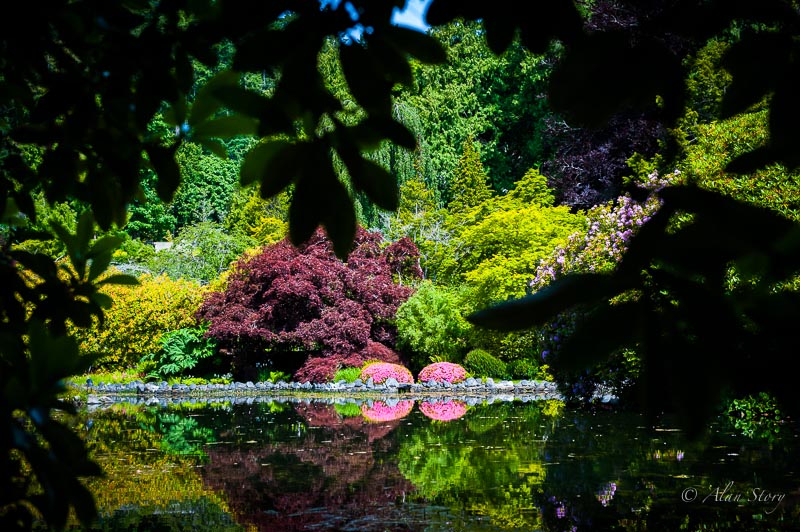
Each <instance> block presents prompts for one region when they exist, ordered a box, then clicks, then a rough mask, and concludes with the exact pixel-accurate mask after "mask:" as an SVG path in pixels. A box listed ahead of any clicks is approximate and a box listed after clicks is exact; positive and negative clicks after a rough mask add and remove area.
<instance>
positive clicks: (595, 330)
mask: <svg viewBox="0 0 800 532" xmlns="http://www.w3.org/2000/svg"><path fill="white" fill-rule="evenodd" d="M643 310H645V309H644V308H643V305H642V304H640V303H638V302H626V303H618V304H611V303H608V302H604V303H602V304H600V305H598V306H597V307H596V308H595V309H594V310H593V311H592V312H591V313H590V314H589V315H588V316H586V317H585V318H584V319H582V320H581V321H580V322H579V323H578V325H577V327H576V328H575V330H574V332H572V333H571V334H570V335H569V337H567V339H566V340H564V344H563V345H562V346H561V349H560V352H559V353H560V356H559V359H558V364H559V368H560V369H564V370H567V371H579V370H584V369H588V368H591V367H592V366H594V365H595V364H598V363H601V362H603V361H606V360H608V358H609V356H610V355H611V354H612V353H614V351H616V350H618V349H620V348H623V347H632V346H634V345H635V343H636V342H638V341H640V340H641V338H642V325H641V323H640V320H641V319H642V315H643Z"/></svg>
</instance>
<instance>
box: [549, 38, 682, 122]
mask: <svg viewBox="0 0 800 532" xmlns="http://www.w3.org/2000/svg"><path fill="white" fill-rule="evenodd" d="M683 74H684V73H683V70H682V67H681V65H680V61H679V60H678V58H677V57H675V56H674V55H673V54H672V53H671V52H670V51H669V50H668V49H667V48H666V47H665V46H664V45H663V44H662V43H660V42H657V41H655V40H645V39H642V40H639V41H636V43H635V44H631V42H630V37H629V36H628V35H626V34H624V33H622V32H606V33H599V34H595V35H591V36H589V37H587V38H585V39H583V40H581V41H579V42H577V43H575V44H574V45H573V46H572V47H571V48H569V49H567V51H566V54H565V56H564V58H563V59H562V60H561V61H560V62H559V63H558V64H557V66H556V68H555V70H554V71H553V74H552V76H551V78H550V87H549V92H548V94H549V100H550V103H551V104H552V106H553V108H554V109H555V110H556V111H557V112H559V113H563V114H564V115H565V116H566V117H567V118H568V119H569V120H570V121H572V122H574V123H575V124H576V125H582V126H587V127H600V126H603V125H605V124H606V123H607V122H608V120H609V119H610V118H611V117H612V116H613V115H615V114H617V113H619V112H622V111H631V110H633V111H640V112H641V111H655V110H657V109H658V110H659V111H660V114H661V116H662V118H663V119H664V120H665V121H674V120H676V119H677V118H678V117H679V116H680V114H681V112H682V110H683V105H684V90H683V88H684V82H683ZM659 98H660V100H661V102H662V103H661V104H660V106H657V100H658V99H659ZM659 107H660V108H659Z"/></svg>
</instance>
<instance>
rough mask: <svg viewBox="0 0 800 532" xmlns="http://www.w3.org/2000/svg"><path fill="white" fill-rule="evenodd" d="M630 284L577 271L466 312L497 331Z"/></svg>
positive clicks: (517, 327) (535, 320)
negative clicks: (515, 296) (519, 295)
mask: <svg viewBox="0 0 800 532" xmlns="http://www.w3.org/2000/svg"><path fill="white" fill-rule="evenodd" d="M627 288H631V286H625V285H624V284H622V283H621V282H620V280H619V279H617V278H614V277H612V276H609V275H601V274H594V273H576V274H571V275H567V276H566V277H563V278H561V279H558V280H556V281H553V282H552V283H550V284H549V285H548V286H546V287H545V288H542V289H541V290H539V291H538V292H536V293H534V294H531V295H529V296H525V297H522V298H519V299H512V300H509V301H505V302H503V303H498V304H496V305H494V306H492V307H489V308H487V309H484V310H480V311H478V312H474V313H472V314H470V315H469V316H467V320H468V321H469V322H470V323H473V324H475V325H478V326H481V327H488V328H490V329H496V330H500V331H516V330H521V329H527V328H530V327H533V326H535V325H542V324H544V323H547V322H548V321H549V320H551V319H553V318H554V317H556V316H557V315H558V314H559V313H561V312H563V311H565V310H568V309H570V308H572V307H573V306H575V305H580V304H590V303H597V302H598V301H601V300H605V299H608V298H611V297H613V296H615V295H617V294H619V293H620V292H622V291H624V290H625V289H627Z"/></svg>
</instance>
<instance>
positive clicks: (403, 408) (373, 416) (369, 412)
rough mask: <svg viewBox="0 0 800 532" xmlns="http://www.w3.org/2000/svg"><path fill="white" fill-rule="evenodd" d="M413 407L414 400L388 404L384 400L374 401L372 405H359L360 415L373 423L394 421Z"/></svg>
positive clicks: (405, 414) (409, 411)
mask: <svg viewBox="0 0 800 532" xmlns="http://www.w3.org/2000/svg"><path fill="white" fill-rule="evenodd" d="M412 408H414V401H398V402H397V404H394V405H391V406H390V405H389V404H387V403H386V402H385V401H374V402H373V403H372V406H367V405H366V404H363V405H361V415H363V416H364V419H366V420H367V421H370V422H373V423H382V422H385V421H394V420H395V419H400V418H403V417H406V416H407V415H408V414H409V413H411V409H412Z"/></svg>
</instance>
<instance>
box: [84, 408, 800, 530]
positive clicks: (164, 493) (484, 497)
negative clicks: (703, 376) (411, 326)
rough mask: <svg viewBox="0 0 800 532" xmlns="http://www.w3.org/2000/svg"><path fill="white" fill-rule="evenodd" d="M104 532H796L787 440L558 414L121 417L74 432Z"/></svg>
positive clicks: (315, 412) (797, 489)
mask: <svg viewBox="0 0 800 532" xmlns="http://www.w3.org/2000/svg"><path fill="white" fill-rule="evenodd" d="M75 422H76V429H77V430H79V431H81V432H82V433H83V434H84V435H85V438H86V440H87V442H88V443H89V446H90V448H91V449H92V454H93V457H94V459H95V460H97V461H98V462H99V463H100V464H101V466H102V467H103V468H104V470H105V471H106V474H107V475H106V477H105V478H102V479H91V480H89V481H87V484H88V485H89V486H90V489H92V491H93V492H94V493H95V496H96V499H97V503H98V509H99V511H100V513H101V515H102V516H103V519H102V520H101V522H99V523H98V524H97V525H96V527H95V529H102V530H132V529H139V530H156V529H157V530H194V531H202V530H264V531H299V530H309V531H334V530H336V531H348V530H352V531H406V530H407V531H505V530H525V531H531V530H544V531H559V532H560V531H582V530H648V531H650V530H669V531H674V530H679V529H686V530H699V529H702V530H800V505H798V500H800V468H798V465H799V464H800V453H798V450H800V440H799V439H798V437H797V432H796V431H795V430H794V429H793V428H790V427H784V431H783V432H782V434H781V436H780V437H778V438H777V439H774V441H772V442H767V441H765V440H760V441H754V440H752V439H749V438H746V437H744V436H742V435H741V434H737V432H736V431H734V430H733V427H731V426H729V425H728V424H726V423H725V422H723V421H720V422H719V423H718V424H715V425H714V426H713V427H712V429H711V430H710V431H709V433H708V434H707V435H706V436H704V437H703V438H701V439H700V440H697V441H689V440H688V439H687V438H686V437H685V435H684V434H683V433H682V432H681V431H679V430H676V429H675V428H674V427H673V426H670V425H669V424H668V423H665V424H664V425H661V426H657V427H648V426H645V425H644V423H643V420H642V418H641V417H639V416H638V415H635V414H632V413H623V412H615V411H613V410H607V411H599V412H575V411H569V410H567V411H565V410H563V408H561V404H560V403H559V402H557V401H545V400H542V401H532V402H520V401H518V400H517V401H496V402H488V401H485V402H481V403H479V404H472V405H467V404H466V403H463V402H461V401H456V400H450V401H440V402H423V401H398V400H391V401H387V402H383V401H358V402H356V401H353V400H350V401H349V402H346V401H340V402H339V403H338V404H334V402H333V401H327V402H326V401H311V400H306V401H300V400H297V399H295V400H293V401H289V400H285V401H278V400H263V399H259V400H258V401H253V402H252V403H251V404H231V403H230V402H227V401H220V402H217V403H214V402H200V403H197V404H189V403H183V404H178V405H171V406H169V407H163V406H161V407H159V406H146V405H134V404H129V403H116V404H113V405H109V406H105V407H102V408H93V409H91V410H89V411H84V412H83V413H82V414H81V415H80V416H79V417H78V418H77V419H76V420H75Z"/></svg>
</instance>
